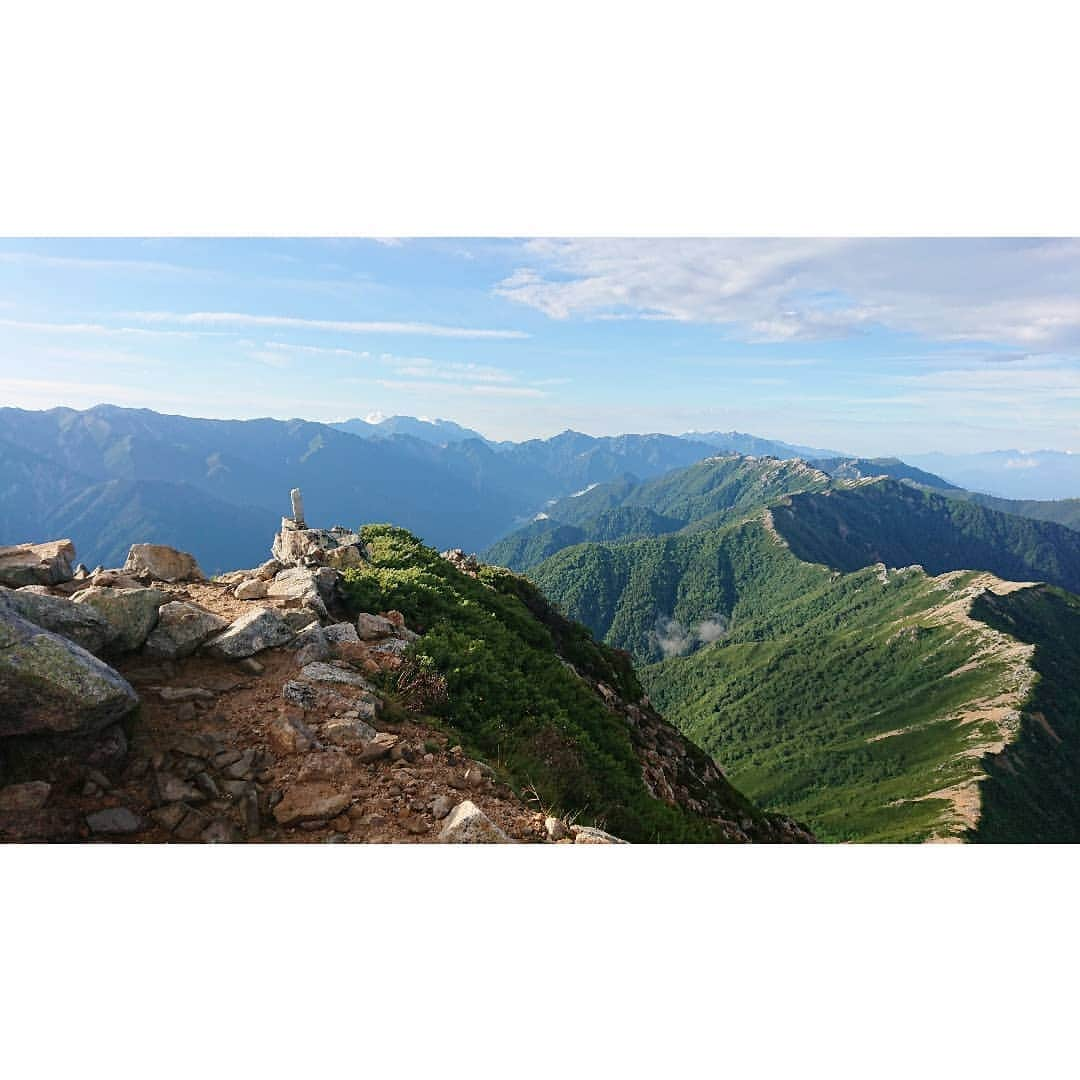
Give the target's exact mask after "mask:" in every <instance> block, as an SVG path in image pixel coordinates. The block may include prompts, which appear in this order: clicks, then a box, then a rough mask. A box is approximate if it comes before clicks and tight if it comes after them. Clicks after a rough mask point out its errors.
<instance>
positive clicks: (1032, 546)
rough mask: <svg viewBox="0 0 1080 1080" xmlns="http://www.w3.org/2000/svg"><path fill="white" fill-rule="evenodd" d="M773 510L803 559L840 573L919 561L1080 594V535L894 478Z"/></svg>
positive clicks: (932, 568) (795, 499) (931, 567)
mask: <svg viewBox="0 0 1080 1080" xmlns="http://www.w3.org/2000/svg"><path fill="white" fill-rule="evenodd" d="M772 514H773V521H774V522H775V525H776V528H777V530H778V531H779V532H780V534H781V535H782V536H783V537H784V539H785V540H787V542H788V543H789V544H790V545H791V548H792V550H793V551H794V552H795V554H796V555H798V556H799V558H801V559H804V560H806V561H808V562H820V563H825V564H827V565H829V566H833V567H836V568H837V569H840V570H855V569H857V568H858V567H861V566H868V565H871V564H873V563H878V562H883V563H886V564H887V565H888V566H908V565H911V564H912V563H918V564H919V565H921V566H924V567H925V568H926V569H927V570H928V571H929V572H930V573H932V574H940V573H943V572H945V571H946V570H959V569H979V570H990V571H992V572H993V573H995V574H997V575H999V576H1000V577H1004V578H1010V579H1012V580H1017V581H1031V580H1041V581H1048V582H1050V583H1052V584H1054V585H1059V586H1061V587H1062V588H1065V589H1069V590H1070V591H1072V592H1077V591H1080V533H1077V532H1075V531H1074V530H1072V529H1068V528H1065V527H1064V526H1062V525H1057V524H1054V523H1052V522H1044V521H1033V520H1031V519H1030V518H1023V517H1017V516H1016V515H1014V514H1001V513H998V512H997V511H994V510H988V509H987V508H986V507H983V506H978V505H975V504H973V503H970V502H963V501H960V500H958V499H949V498H945V497H944V496H942V495H938V494H936V493H934V492H930V491H926V490H923V489H921V488H916V487H912V486H911V485H908V484H901V483H898V482H896V481H894V480H889V479H885V480H875V481H862V482H856V483H855V484H852V485H851V486H848V487H839V488H837V489H835V490H833V491H829V492H824V493H820V494H808V495H802V494H797V495H793V496H792V497H791V498H790V499H788V500H786V501H785V502H783V503H780V504H777V505H776V506H774V507H773V509H772Z"/></svg>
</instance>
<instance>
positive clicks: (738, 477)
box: [484, 454, 829, 571]
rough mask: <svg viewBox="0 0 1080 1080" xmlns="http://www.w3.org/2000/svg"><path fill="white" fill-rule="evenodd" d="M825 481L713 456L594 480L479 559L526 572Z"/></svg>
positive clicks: (700, 523) (773, 465)
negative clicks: (564, 553) (591, 545)
mask: <svg viewBox="0 0 1080 1080" xmlns="http://www.w3.org/2000/svg"><path fill="white" fill-rule="evenodd" d="M828 485H829V478H828V476H826V475H825V474H824V473H823V472H821V471H820V470H818V469H814V468H812V467H811V466H809V465H807V464H806V463H805V462H803V461H799V460H790V461H779V460H777V459H776V458H748V457H741V456H740V455H738V454H729V455H726V456H723V457H711V458H707V459H706V460H704V461H700V462H697V463H696V464H694V465H691V466H689V467H688V468H685V469H677V470H674V471H672V472H668V473H665V474H664V475H663V476H659V477H656V478H654V479H651V480H646V481H637V480H633V479H622V480H618V481H613V482H611V483H607V484H597V485H595V486H593V487H591V488H589V489H587V490H585V491H582V492H579V493H578V494H576V495H573V496H570V497H568V498H565V499H559V500H558V501H556V502H554V503H552V504H551V505H550V506H549V507H548V509H547V511H546V517H545V518H543V519H541V520H540V521H535V522H532V523H530V524H529V525H527V526H525V528H523V529H519V530H518V531H517V532H515V533H512V534H511V535H510V536H508V537H506V538H505V539H503V540H501V541H500V542H499V543H498V544H495V545H494V546H493V547H492V548H490V549H489V550H488V551H487V552H485V554H484V558H485V559H486V560H487V561H489V562H493V563H495V564H497V565H499V566H508V567H510V568H511V569H513V570H519V571H524V570H528V569H529V568H530V567H533V566H535V565H537V563H540V562H542V561H543V560H544V559H546V558H548V557H550V556H551V555H553V554H555V553H556V552H558V551H561V550H562V549H563V548H566V547H570V546H571V545H573V544H580V543H584V542H587V541H594V542H598V543H602V542H614V541H622V540H636V539H639V538H645V537H655V536H663V535H666V534H668V533H674V532H677V531H679V530H680V529H683V528H687V527H689V526H693V527H695V528H706V527H710V526H715V525H718V524H721V523H723V522H725V521H730V520H733V519H735V518H737V517H740V516H742V515H744V514H746V513H748V512H749V511H752V510H755V509H757V508H759V507H762V506H766V505H768V504H769V503H771V502H774V501H775V500H777V499H778V498H780V497H782V496H783V495H786V494H789V493H791V492H796V491H820V490H823V489H824V488H826V487H828Z"/></svg>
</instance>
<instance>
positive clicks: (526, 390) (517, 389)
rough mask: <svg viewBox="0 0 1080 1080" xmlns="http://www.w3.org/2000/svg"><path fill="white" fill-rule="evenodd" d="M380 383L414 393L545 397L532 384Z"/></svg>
mask: <svg viewBox="0 0 1080 1080" xmlns="http://www.w3.org/2000/svg"><path fill="white" fill-rule="evenodd" d="M377 381H378V384H379V385H380V386H381V387H383V388H384V389H386V390H408V391H411V392H413V393H435V394H440V395H442V394H452V395H454V396H455V397H460V396H466V397H470V396H480V397H521V398H537V397H545V396H546V395H545V394H544V391H543V390H537V389H536V388H535V387H532V386H492V385H491V384H490V383H461V382H439V381H437V380H421V379H416V380H413V379H379V380H377Z"/></svg>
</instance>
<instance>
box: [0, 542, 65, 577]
mask: <svg viewBox="0 0 1080 1080" xmlns="http://www.w3.org/2000/svg"><path fill="white" fill-rule="evenodd" d="M74 558H75V545H74V544H73V543H72V542H71V541H70V540H50V541H48V542H47V543H44V544H15V545H13V546H10V547H0V585H7V586H9V587H10V588H13V589H17V588H19V587H20V586H22V585H59V584H60V582H62V581H70V580H71V577H72V570H71V563H72V560H73V559H74Z"/></svg>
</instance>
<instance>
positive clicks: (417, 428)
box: [330, 416, 487, 446]
mask: <svg viewBox="0 0 1080 1080" xmlns="http://www.w3.org/2000/svg"><path fill="white" fill-rule="evenodd" d="M330 426H331V427H333V428H337V430H338V431H345V432H348V433H349V434H350V435H360V436H363V437H364V438H370V439H388V438H390V436H391V435H411V436H412V437H413V438H414V439H421V440H422V441H423V442H428V443H432V444H433V445H435V446H446V445H447V443H454V442H464V441H465V440H466V439H479V440H480V441H481V442H487V440H486V439H485V438H484V436H483V435H481V434H480V432H479V431H473V430H472V428H466V427H462V426H461V425H460V424H455V423H454V421H453V420H428V419H426V418H423V417H416V416H387V417H384V418H383V419H382V420H360V419H359V418H357V419H353V420H343V421H342V422H341V423H340V424H331V425H330Z"/></svg>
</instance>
